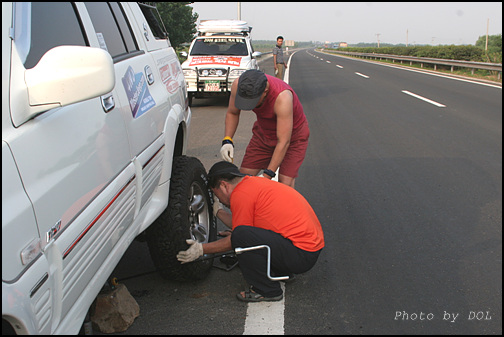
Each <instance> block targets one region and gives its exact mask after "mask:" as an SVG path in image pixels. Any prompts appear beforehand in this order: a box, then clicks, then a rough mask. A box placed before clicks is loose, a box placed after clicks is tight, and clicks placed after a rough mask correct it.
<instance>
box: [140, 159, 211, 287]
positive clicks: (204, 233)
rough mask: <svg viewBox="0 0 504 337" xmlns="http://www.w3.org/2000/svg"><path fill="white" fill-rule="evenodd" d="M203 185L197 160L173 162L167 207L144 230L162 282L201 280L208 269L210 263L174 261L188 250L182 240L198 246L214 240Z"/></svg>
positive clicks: (207, 194)
mask: <svg viewBox="0 0 504 337" xmlns="http://www.w3.org/2000/svg"><path fill="white" fill-rule="evenodd" d="M207 185H208V182H207V174H206V171H205V168H204V167H203V164H201V162H200V161H199V160H198V159H197V158H193V157H186V156H181V157H176V158H175V159H174V163H173V168H172V176H171V181H170V199H169V202H168V207H167V208H166V210H165V211H164V212H163V213H162V214H161V215H160V216H159V218H158V219H157V220H156V221H155V222H154V223H153V224H152V225H151V226H150V227H149V228H148V229H147V230H146V236H147V244H148V246H149V251H150V254H151V258H152V260H153V262H154V265H155V266H156V268H157V270H158V271H159V273H160V274H161V276H163V277H164V278H167V279H170V280H177V281H187V280H201V279H204V278H205V277H206V276H207V275H208V273H209V272H210V269H211V268H212V264H213V259H209V260H205V261H200V262H193V263H187V264H181V263H180V262H179V261H178V260H177V257H176V255H177V253H178V252H179V251H181V250H186V249H187V248H188V245H187V243H186V239H193V240H196V241H198V242H201V243H206V242H211V241H215V239H216V236H217V223H216V219H215V218H214V216H213V211H212V203H213V198H212V196H211V191H210V190H209V188H208V186H207Z"/></svg>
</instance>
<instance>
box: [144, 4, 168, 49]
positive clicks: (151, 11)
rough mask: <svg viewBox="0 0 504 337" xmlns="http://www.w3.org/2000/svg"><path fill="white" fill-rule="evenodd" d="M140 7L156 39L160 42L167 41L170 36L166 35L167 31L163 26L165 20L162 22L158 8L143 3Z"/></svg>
mask: <svg viewBox="0 0 504 337" xmlns="http://www.w3.org/2000/svg"><path fill="white" fill-rule="evenodd" d="M138 6H139V7H140V10H141V11H142V13H143V15H144V17H145V19H146V20H147V22H148V23H149V26H150V29H151V31H152V34H153V35H154V37H155V38H156V39H158V40H159V39H161V40H164V39H166V38H167V37H168V34H167V33H166V29H165V27H164V25H163V20H161V17H160V15H159V12H158V10H157V9H156V7H155V6H151V5H148V4H146V3H141V2H139V3H138Z"/></svg>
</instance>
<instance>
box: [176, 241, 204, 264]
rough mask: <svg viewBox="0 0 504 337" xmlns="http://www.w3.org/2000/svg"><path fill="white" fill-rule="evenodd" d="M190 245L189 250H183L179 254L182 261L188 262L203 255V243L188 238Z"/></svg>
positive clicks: (178, 256)
mask: <svg viewBox="0 0 504 337" xmlns="http://www.w3.org/2000/svg"><path fill="white" fill-rule="evenodd" d="M186 242H187V244H188V245H190V247H189V249H188V250H181V251H180V252H178V254H177V260H179V261H180V262H182V263H188V262H192V261H194V260H196V259H197V258H198V257H200V256H203V245H202V244H201V243H199V242H197V241H194V240H186Z"/></svg>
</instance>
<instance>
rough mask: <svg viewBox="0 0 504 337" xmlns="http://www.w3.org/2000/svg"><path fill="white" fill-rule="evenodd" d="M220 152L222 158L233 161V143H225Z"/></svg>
mask: <svg viewBox="0 0 504 337" xmlns="http://www.w3.org/2000/svg"><path fill="white" fill-rule="evenodd" d="M220 154H221V157H222V159H224V160H225V161H228V162H230V163H232V162H233V157H234V147H233V144H224V145H222V147H221V149H220Z"/></svg>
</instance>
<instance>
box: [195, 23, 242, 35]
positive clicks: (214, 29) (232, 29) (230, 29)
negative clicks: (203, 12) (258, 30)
mask: <svg viewBox="0 0 504 337" xmlns="http://www.w3.org/2000/svg"><path fill="white" fill-rule="evenodd" d="M251 31H252V27H250V26H249V25H248V24H247V22H245V21H241V20H201V22H200V24H199V26H198V35H199V36H201V35H208V34H211V33H240V34H243V35H244V36H246V35H248V34H249V33H250V32H251Z"/></svg>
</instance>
